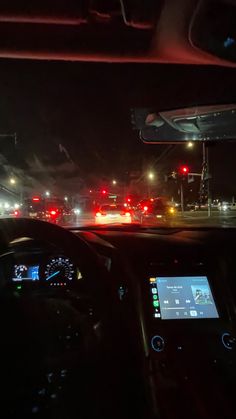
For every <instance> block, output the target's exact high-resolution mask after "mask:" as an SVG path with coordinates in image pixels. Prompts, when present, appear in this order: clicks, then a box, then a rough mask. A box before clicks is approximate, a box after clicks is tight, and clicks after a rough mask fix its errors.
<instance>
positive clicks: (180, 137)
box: [133, 104, 236, 144]
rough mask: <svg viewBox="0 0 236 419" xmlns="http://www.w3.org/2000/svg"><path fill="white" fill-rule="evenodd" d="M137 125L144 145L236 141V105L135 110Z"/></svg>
mask: <svg viewBox="0 0 236 419" xmlns="http://www.w3.org/2000/svg"><path fill="white" fill-rule="evenodd" d="M133 123H134V125H135V128H136V129H138V130H139V132H140V137H141V139H142V141H143V142H144V143H151V144H155V143H156V144H178V143H185V142H187V141H193V142H194V141H207V142H210V141H223V140H224V141H225V140H228V141H232V140H236V105H235V104H227V105H212V106H198V107H191V108H183V109H175V110H172V111H169V110H168V111H161V112H157V111H153V110H150V109H135V110H134V112H133Z"/></svg>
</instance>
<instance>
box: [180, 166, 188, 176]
mask: <svg viewBox="0 0 236 419" xmlns="http://www.w3.org/2000/svg"><path fill="white" fill-rule="evenodd" d="M180 173H181V174H182V175H187V174H188V173H189V167H188V166H181V167H180Z"/></svg>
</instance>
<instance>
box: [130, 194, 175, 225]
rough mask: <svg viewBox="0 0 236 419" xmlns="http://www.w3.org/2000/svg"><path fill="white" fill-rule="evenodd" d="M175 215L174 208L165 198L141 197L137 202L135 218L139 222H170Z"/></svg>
mask: <svg viewBox="0 0 236 419" xmlns="http://www.w3.org/2000/svg"><path fill="white" fill-rule="evenodd" d="M175 216H176V208H175V207H174V205H171V204H170V203H169V202H168V200H167V199H165V198H161V197H160V198H150V199H143V200H142V201H140V202H139V204H138V206H137V208H136V211H135V218H136V219H137V220H138V221H139V222H140V223H141V224H160V223H163V222H164V223H166V222H170V221H171V220H172V219H173V218H174V217H175Z"/></svg>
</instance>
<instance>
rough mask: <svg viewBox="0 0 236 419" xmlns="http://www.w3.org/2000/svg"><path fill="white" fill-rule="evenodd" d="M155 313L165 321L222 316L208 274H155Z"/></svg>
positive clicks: (153, 299)
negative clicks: (168, 275) (156, 275)
mask: <svg viewBox="0 0 236 419" xmlns="http://www.w3.org/2000/svg"><path fill="white" fill-rule="evenodd" d="M149 281H150V291H151V296H152V297H151V298H152V307H153V316H154V317H155V318H160V319H162V320H174V319H200V318H201V319H215V318H218V317H219V314H218V311H217V308H216V305H215V301H214V298H213V295H212V293H211V289H210V286H209V282H208V279H207V277H206V276H170V277H167V276H166V277H164V276H158V277H151V278H150V279H149Z"/></svg>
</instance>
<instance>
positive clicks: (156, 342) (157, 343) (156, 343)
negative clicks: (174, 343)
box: [151, 335, 165, 352]
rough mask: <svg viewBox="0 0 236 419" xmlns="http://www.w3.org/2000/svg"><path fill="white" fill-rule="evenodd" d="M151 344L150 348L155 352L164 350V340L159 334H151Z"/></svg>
mask: <svg viewBox="0 0 236 419" xmlns="http://www.w3.org/2000/svg"><path fill="white" fill-rule="evenodd" d="M151 345H152V349H153V350H154V351H156V352H162V351H163V350H164V347H165V342H164V339H163V338H162V337H161V336H159V335H156V336H153V338H152V340H151Z"/></svg>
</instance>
